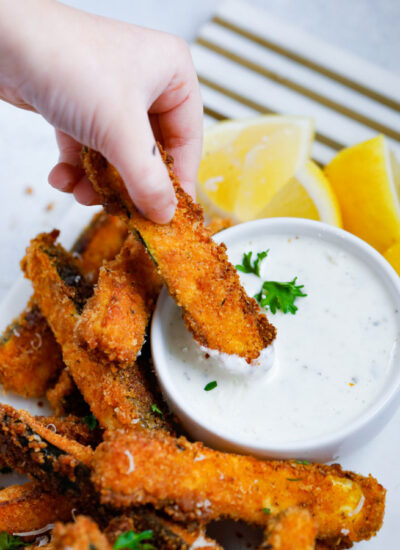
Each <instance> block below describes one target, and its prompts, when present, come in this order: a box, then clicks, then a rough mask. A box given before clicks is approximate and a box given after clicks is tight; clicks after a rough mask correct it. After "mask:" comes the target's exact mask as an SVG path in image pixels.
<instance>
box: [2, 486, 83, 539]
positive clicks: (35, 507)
mask: <svg viewBox="0 0 400 550" xmlns="http://www.w3.org/2000/svg"><path fill="white" fill-rule="evenodd" d="M76 506H77V503H76V502H75V501H74V500H72V499H70V498H69V499H67V498H65V496H64V495H60V494H59V493H45V492H44V491H43V489H42V487H41V486H40V484H39V483H37V482H30V483H24V484H23V485H11V486H10V487H7V488H6V489H3V490H1V491H0V532H1V531H5V532H6V533H9V534H11V535H12V534H13V533H18V532H19V533H21V532H26V531H28V532H29V531H35V530H36V529H41V528H42V527H44V526H46V525H48V524H51V523H54V522H55V521H70V520H71V518H72V516H71V511H72V510H73V509H74V508H75V507H76Z"/></svg>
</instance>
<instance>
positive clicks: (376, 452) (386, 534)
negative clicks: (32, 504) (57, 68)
mask: <svg viewBox="0 0 400 550" xmlns="http://www.w3.org/2000/svg"><path fill="white" fill-rule="evenodd" d="M96 209H97V207H95V208H93V207H92V208H88V207H82V206H79V205H78V204H75V205H74V206H73V207H72V208H71V209H70V211H69V212H68V214H67V216H66V217H65V218H64V219H63V220H62V222H61V223H60V225H59V229H60V230H61V236H60V241H61V243H62V244H63V245H64V246H65V247H67V248H69V247H71V245H72V244H73V242H74V241H75V239H76V238H77V236H78V235H79V234H80V232H81V231H82V229H83V228H84V227H85V225H87V223H89V221H90V219H91V218H92V216H93V213H94V211H96ZM31 292H32V289H31V286H30V283H29V282H28V281H27V280H26V279H23V278H22V276H21V279H20V280H18V281H16V283H15V284H14V286H13V287H12V288H11V289H10V291H9V293H8V294H7V296H6V298H5V299H4V300H3V302H2V303H1V304H0V331H2V330H4V328H5V327H6V326H7V325H8V324H9V323H10V322H11V321H12V319H14V318H15V317H16V316H17V315H18V314H19V313H20V312H21V311H22V310H23V309H24V307H25V305H26V303H27V301H28V299H29V297H30V295H31ZM0 400H1V401H2V402H3V403H9V404H10V405H12V406H13V407H16V408H24V409H26V410H28V411H29V412H31V413H32V414H48V413H49V410H50V409H49V408H48V405H47V404H46V403H44V405H43V406H42V407H41V406H39V405H38V400H34V399H24V398H22V397H19V396H16V395H13V394H12V393H8V394H3V395H2V396H1V399H0ZM399 457H400V409H399V410H398V411H397V413H396V414H395V416H394V417H393V418H392V420H391V421H390V422H389V424H388V425H387V426H386V427H385V428H384V430H383V431H382V432H381V433H380V434H379V435H378V436H377V437H376V438H375V439H374V440H372V441H371V442H370V443H368V444H367V445H366V446H364V447H363V448H361V449H359V450H358V451H357V452H355V453H352V454H350V455H347V456H343V457H342V456H338V457H337V462H339V463H340V464H341V465H342V466H343V467H344V468H346V469H349V470H353V471H355V472H357V473H360V474H363V475H368V474H372V475H373V476H374V477H376V478H377V479H378V481H379V482H380V483H382V485H383V486H384V487H386V489H387V500H386V514H385V521H384V525H383V527H382V529H381V531H380V532H379V533H378V536H377V537H375V538H374V539H372V540H370V541H367V542H361V543H358V545H356V548H360V549H364V548H365V549H368V550H374V549H375V550H382V549H383V548H385V549H387V550H395V549H396V548H397V547H398V533H399V525H400V467H399ZM16 479H17V478H16V476H14V475H12V476H10V475H0V486H3V487H4V486H7V485H9V484H10V483H14V482H15V480H16ZM19 479H22V477H21V478H19ZM215 531H217V532H218V533H219V534H220V535H222V537H223V539H224V547H225V548H226V549H228V550H242V549H243V550H245V549H246V550H248V546H247V543H248V542H249V539H248V536H249V535H248V534H247V533H248V531H247V530H246V529H245V528H244V527H243V526H241V525H239V524H237V525H235V526H234V527H232V526H229V527H227V528H225V527H222V528H221V527H220V526H218V528H217V529H215V527H214V528H213V534H215ZM221 542H222V539H221Z"/></svg>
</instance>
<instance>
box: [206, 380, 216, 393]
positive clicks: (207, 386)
mask: <svg viewBox="0 0 400 550" xmlns="http://www.w3.org/2000/svg"><path fill="white" fill-rule="evenodd" d="M217 386H218V383H217V381H216V380H213V381H212V382H209V383H208V384H206V385H205V386H204V391H211V390H213V389H214V388H216V387H217Z"/></svg>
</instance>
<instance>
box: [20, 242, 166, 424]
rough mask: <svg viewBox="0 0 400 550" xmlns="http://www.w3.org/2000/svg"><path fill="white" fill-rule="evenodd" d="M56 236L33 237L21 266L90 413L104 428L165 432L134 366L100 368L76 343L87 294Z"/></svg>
mask: <svg viewBox="0 0 400 550" xmlns="http://www.w3.org/2000/svg"><path fill="white" fill-rule="evenodd" d="M56 236H57V232H53V233H52V234H43V235H39V236H38V237H37V238H36V239H34V240H33V241H32V243H31V245H30V247H29V248H28V249H27V254H26V257H25V259H24V260H23V262H22V266H23V269H24V271H25V274H26V276H27V277H28V278H29V279H30V280H31V281H32V284H33V287H34V290H35V293H36V295H37V297H38V302H39V304H40V308H41V310H42V311H43V312H44V314H45V315H46V318H47V321H48V323H49V325H50V326H51V328H52V331H53V333H54V335H55V337H56V339H57V341H58V343H59V344H60V345H61V348H62V352H63V360H64V362H65V364H66V365H67V366H68V369H69V372H70V374H71V375H72V377H73V379H74V381H75V383H76V385H77V386H78V388H79V390H80V391H81V392H82V395H83V396H84V398H85V401H86V402H87V403H88V405H89V406H90V409H91V411H92V413H93V414H94V416H95V417H96V419H97V420H98V421H99V423H100V425H101V426H102V427H104V428H120V427H123V426H132V425H135V426H136V427H137V428H140V427H144V428H146V429H156V428H163V429H169V425H168V422H167V420H166V419H165V417H164V416H163V415H160V414H158V413H157V412H156V411H154V410H153V404H154V397H153V395H152V393H151V391H150V389H149V387H148V384H147V382H146V379H145V377H144V374H143V372H142V371H141V370H140V368H139V366H138V365H137V364H136V363H134V364H132V365H130V366H129V368H125V369H120V368H117V367H114V366H110V365H104V364H103V363H101V362H97V361H93V360H92V359H90V357H89V355H88V353H87V352H86V351H85V350H82V349H81V348H80V347H79V346H78V345H77V344H76V343H75V341H74V330H75V325H76V323H77V321H78V320H79V318H80V313H81V311H82V309H83V306H84V304H85V302H86V297H87V295H88V293H87V288H86V284H85V282H84V278H83V276H82V275H81V274H80V273H79V270H78V269H77V266H76V265H74V261H73V258H72V257H71V256H70V255H69V254H68V253H67V252H66V251H65V250H64V249H63V248H62V247H61V246H60V245H55V239H56Z"/></svg>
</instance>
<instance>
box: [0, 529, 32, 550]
mask: <svg viewBox="0 0 400 550" xmlns="http://www.w3.org/2000/svg"><path fill="white" fill-rule="evenodd" d="M28 544H31V543H28V542H24V541H23V540H22V539H21V538H20V537H15V536H14V535H9V534H8V533H6V532H5V531H3V532H2V533H0V550H14V548H21V547H22V546H27V545H28Z"/></svg>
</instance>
